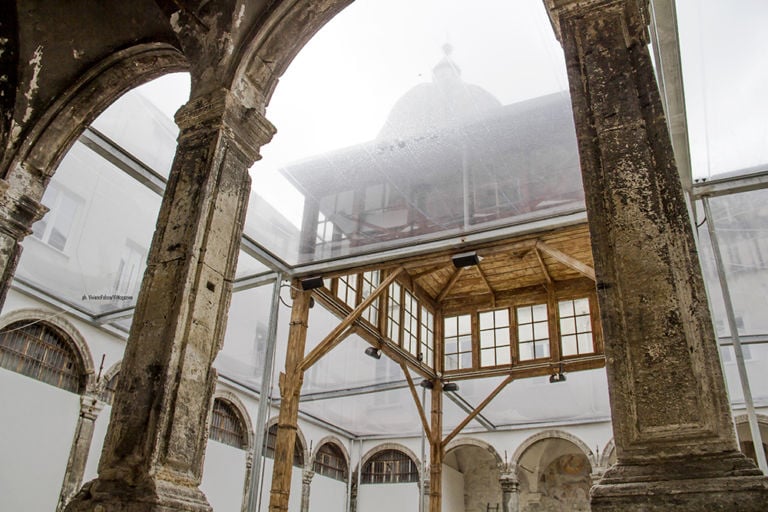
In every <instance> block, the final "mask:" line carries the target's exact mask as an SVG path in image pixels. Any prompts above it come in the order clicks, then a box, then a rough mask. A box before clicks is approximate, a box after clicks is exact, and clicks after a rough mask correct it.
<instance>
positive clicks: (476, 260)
mask: <svg viewBox="0 0 768 512" xmlns="http://www.w3.org/2000/svg"><path fill="white" fill-rule="evenodd" d="M482 259H483V258H481V257H480V256H478V254H477V253H476V252H474V251H473V252H463V253H461V254H455V255H453V256H452V257H451V261H453V266H454V267H456V268H462V267H471V266H474V265H479V264H480V261H482Z"/></svg>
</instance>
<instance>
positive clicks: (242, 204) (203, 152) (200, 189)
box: [67, 89, 274, 512]
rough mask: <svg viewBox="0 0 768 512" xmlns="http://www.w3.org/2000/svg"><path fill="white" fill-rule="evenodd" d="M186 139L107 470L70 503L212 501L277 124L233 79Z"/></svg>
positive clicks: (142, 305)
mask: <svg viewBox="0 0 768 512" xmlns="http://www.w3.org/2000/svg"><path fill="white" fill-rule="evenodd" d="M176 122H177V123H178V125H179V127H180V134H179V139H178V148H177V150H176V157H175V159H174V162H173V166H172V168H171V174H170V177H169V180H168V186H167V189H166V192H165V195H164V197H163V202H162V205H161V207H160V214H159V218H158V221H157V228H156V230H155V234H154V239H153V241H152V247H151V249H150V253H149V258H148V262H147V270H146V272H145V275H144V280H143V282H142V286H141V292H140V293H139V298H138V303H137V305H136V311H135V315H134V321H133V325H132V327H131V332H130V335H129V339H128V344H127V347H126V351H125V355H124V358H123V362H122V366H121V370H120V379H119V382H118V385H117V389H116V392H115V399H114V405H113V408H112V417H111V420H110V423H109V428H108V431H107V437H106V439H105V444H104V450H103V452H102V456H101V461H100V464H99V477H98V479H96V480H94V481H92V482H90V483H88V484H86V485H85V486H84V487H83V489H82V490H81V491H80V493H78V495H77V496H75V498H74V499H73V501H72V502H71V503H70V505H69V506H68V507H67V511H71V512H75V511H78V512H79V511H103V510H109V511H110V512H113V511H114V512H123V511H126V512H127V511H130V512H139V511H142V512H155V511H157V512H160V511H162V512H171V511H181V510H184V511H206V512H208V511H210V510H211V507H210V505H209V504H208V502H207V500H206V498H205V496H204V495H203V493H202V492H201V491H200V489H199V484H200V479H201V473H202V466H203V455H204V451H205V446H206V441H207V429H208V412H209V408H210V404H211V400H212V395H213V390H214V386H215V384H216V372H215V370H213V369H212V367H211V364H212V363H213V360H214V358H215V357H216V354H217V353H218V351H219V350H220V348H221V343H222V340H223V338H224V330H225V327H226V318H227V311H228V308H229V301H230V298H231V293H232V281H233V279H234V275H235V267H236V264H237V256H238V250H239V248H240V241H241V236H242V230H243V222H244V218H245V209H246V206H247V201H248V194H249V191H250V178H249V176H248V168H249V167H250V166H251V164H252V163H253V162H254V161H255V160H256V159H257V158H258V149H259V147H260V145H261V144H264V143H266V142H268V141H269V139H270V138H271V136H272V134H273V133H274V127H273V126H272V125H271V124H270V123H269V122H268V121H267V120H266V119H265V118H264V117H263V116H261V115H260V114H259V113H258V112H256V111H255V110H253V109H247V108H245V107H243V106H242V102H241V101H240V100H239V99H238V98H236V97H235V96H234V95H233V94H232V93H231V92H229V91H227V90H225V89H218V90H214V91H213V92H211V93H208V94H206V95H204V96H202V97H197V98H195V99H193V100H191V101H190V102H189V103H187V104H186V105H185V106H183V107H182V108H181V109H180V110H179V112H178V113H177V114H176Z"/></svg>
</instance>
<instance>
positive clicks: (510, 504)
mask: <svg viewBox="0 0 768 512" xmlns="http://www.w3.org/2000/svg"><path fill="white" fill-rule="evenodd" d="M499 483H500V484H501V507H502V510H503V511H504V512H518V510H519V509H520V481H519V480H518V479H517V474H516V472H515V471H514V470H509V471H506V472H504V473H502V474H501V476H500V477H499Z"/></svg>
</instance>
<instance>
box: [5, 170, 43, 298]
mask: <svg viewBox="0 0 768 512" xmlns="http://www.w3.org/2000/svg"><path fill="white" fill-rule="evenodd" d="M47 211H48V208H46V207H45V206H43V205H42V204H40V203H39V202H37V201H35V200H34V199H32V198H31V197H29V196H28V195H26V194H24V193H22V192H21V191H18V190H13V189H12V188H11V186H10V185H9V183H8V182H7V181H5V180H0V308H2V306H3V304H4V303H5V296H6V295H7V294H8V289H9V288H10V286H11V281H12V280H13V274H14V273H15V272H16V265H17V264H18V262H19V257H20V256H21V249H22V247H21V242H22V240H24V237H25V236H27V235H29V234H31V233H32V224H34V223H35V221H37V220H38V219H40V218H42V216H43V215H44V214H45V213H46V212H47Z"/></svg>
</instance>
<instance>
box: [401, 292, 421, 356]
mask: <svg viewBox="0 0 768 512" xmlns="http://www.w3.org/2000/svg"><path fill="white" fill-rule="evenodd" d="M403 348H404V349H405V350H407V351H408V352H410V353H411V354H413V355H414V356H416V355H418V353H419V303H418V301H417V300H416V297H415V296H414V295H413V294H412V293H411V292H409V291H408V290H405V294H404V298H403Z"/></svg>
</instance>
